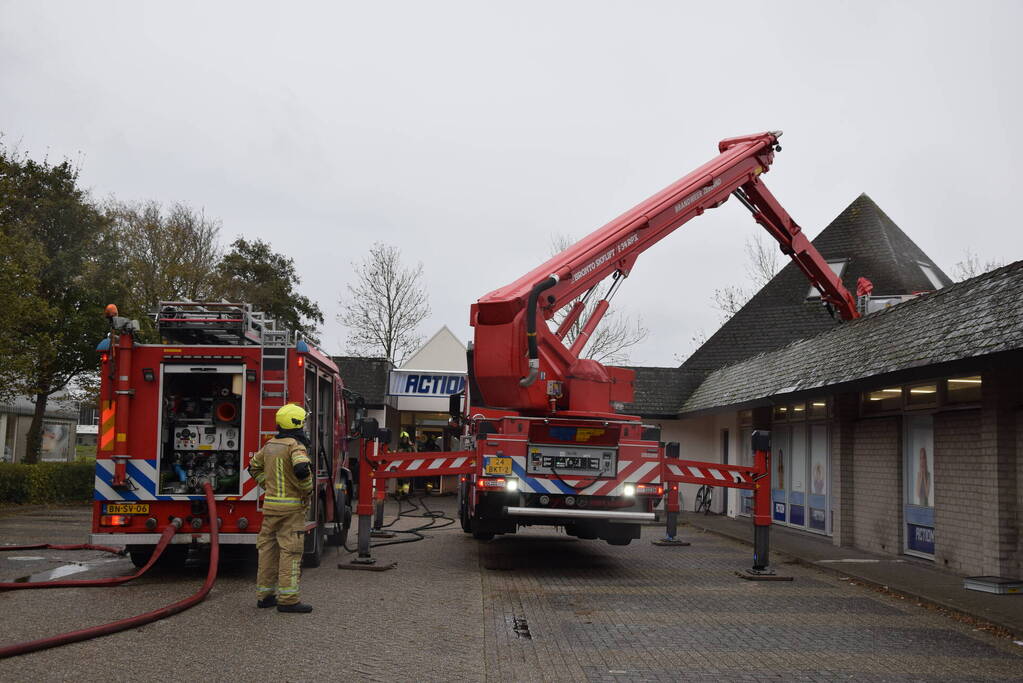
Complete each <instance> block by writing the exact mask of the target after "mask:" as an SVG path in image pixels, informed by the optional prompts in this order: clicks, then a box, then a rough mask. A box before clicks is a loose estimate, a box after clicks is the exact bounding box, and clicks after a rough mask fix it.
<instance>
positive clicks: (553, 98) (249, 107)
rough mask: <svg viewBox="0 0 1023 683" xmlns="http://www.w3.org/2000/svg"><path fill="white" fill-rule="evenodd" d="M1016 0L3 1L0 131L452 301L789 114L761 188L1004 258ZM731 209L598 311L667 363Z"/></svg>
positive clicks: (801, 217)
mask: <svg viewBox="0 0 1023 683" xmlns="http://www.w3.org/2000/svg"><path fill="white" fill-rule="evenodd" d="M1021 20H1023V3H1020V2H971V3H965V2H935V1H930V2H899V3H895V2H867V1H863V0H860V1H858V2H771V3H767V2H736V1H733V2H728V3H689V2H631V3H626V2H621V3H606V2H552V1H548V2H507V3H483V2H436V1H435V2H408V3H399V2H386V3H384V2H377V3H371V2H363V3H358V4H355V3H299V2H288V3H283V2H281V3H255V2H244V3H243V2H238V3H224V2H217V3H210V2H191V3H190V2H174V3H140V2H113V3H111V2H88V3H83V2H45V3H42V2H29V1H27V0H26V1H24V2H11V1H9V0H0V131H2V132H3V134H4V136H5V139H6V141H7V143H8V144H12V143H15V144H18V145H19V146H20V148H21V149H23V150H26V151H28V152H29V153H31V154H32V155H33V156H37V157H38V156H42V155H43V154H49V156H50V158H51V159H53V158H60V157H63V156H70V157H72V158H75V159H80V161H81V166H82V180H83V182H84V184H85V185H86V186H88V187H89V188H91V190H92V192H93V193H94V194H95V196H97V197H106V196H107V195H110V194H113V195H116V196H117V197H118V198H120V199H124V200H142V199H156V200H159V201H162V202H175V201H182V202H186V203H188V204H191V205H193V206H196V207H201V208H203V209H205V211H206V212H207V214H209V215H212V216H215V217H218V218H220V219H221V220H222V221H223V234H224V238H225V241H229V240H230V239H233V237H234V236H236V235H245V236H247V237H259V238H263V239H265V240H268V241H270V242H271V243H272V244H273V245H274V247H275V248H276V249H277V250H279V251H282V252H284V253H286V254H288V255H290V256H292V257H293V258H294V259H295V261H296V263H297V264H298V266H299V269H300V271H301V273H302V276H303V278H304V282H303V285H302V291H303V292H304V293H305V294H307V295H309V296H312V297H313V298H315V299H316V300H317V301H318V302H319V303H320V306H321V307H322V308H323V310H324V312H325V313H326V315H327V317H328V318H329V321H328V324H327V325H326V328H325V330H324V333H325V334H324V341H325V347H326V348H327V350H328V351H330V352H340V351H341V350H342V349H343V331H342V330H341V328H340V327H339V326H338V325H337V324H336V323H334V321H333V317H334V315H335V314H336V312H337V310H338V306H337V303H336V302H337V296H338V294H339V292H341V291H342V290H343V288H344V285H345V283H346V282H347V281H348V280H349V278H350V277H351V273H352V268H351V265H350V264H351V262H352V261H353V260H359V259H361V258H362V257H363V255H364V254H365V253H366V252H367V250H368V248H369V246H370V245H371V244H372V243H373V242H374V241H377V240H380V241H383V242H386V243H389V244H395V245H397V246H399V247H400V248H401V249H402V251H403V253H404V255H405V257H406V259H407V260H409V261H415V260H421V261H422V262H423V264H424V269H425V274H426V280H427V284H428V286H429V288H430V296H431V303H432V307H433V311H434V313H433V316H432V318H431V319H430V321H429V322H428V324H427V325H426V326H425V328H424V329H423V332H424V333H425V334H427V336H429V335H431V334H433V332H434V331H436V329H437V328H439V327H440V326H441V325H442V324H446V325H448V326H449V327H450V328H451V329H452V331H454V332H455V334H456V335H458V336H459V337H460V338H462V339H463V340H467V339H469V338H470V336H471V331H470V330H471V328H470V327H469V325H468V312H469V304H470V303H471V302H473V301H475V300H476V299H477V298H479V297H480V296H482V295H483V294H485V293H487V292H489V291H491V290H493V289H495V288H497V287H499V286H502V285H504V284H507V283H508V282H511V281H512V280H514V279H516V278H517V277H519V276H520V275H522V274H523V273H525V272H526V271H528V270H530V269H532V268H533V267H535V266H536V265H538V264H539V263H541V262H542V261H544V260H546V258H547V257H548V250H549V244H550V236H551V235H552V234H554V233H566V234H570V235H572V236H574V237H575V238H581V237H583V236H584V235H586V234H588V233H589V232H591V231H592V230H594V229H596V228H598V227H599V226H601V225H603V224H604V223H605V222H607V221H608V220H610V219H611V218H613V217H615V216H617V215H618V214H620V213H622V212H623V211H624V210H626V209H628V208H629V207H631V206H632V205H634V204H636V203H637V202H639V201H640V200H642V199H644V198H646V197H647V196H649V195H651V194H653V193H654V192H656V191H657V190H660V189H661V188H662V187H664V186H665V185H667V184H669V183H670V182H672V181H674V180H675V179H677V178H679V177H681V176H682V175H685V174H686V173H687V172H689V171H690V170H692V169H693V168H695V167H696V166H698V165H700V164H702V163H703V162H705V161H707V160H708V159H710V158H711V157H713V156H714V155H715V153H716V150H717V142H718V140H720V139H721V138H724V137H730V136H734V135H739V134H745V133H751V132H759V131H763V130H774V129H782V130H784V131H785V137H784V138H783V139H782V145H783V147H784V151H783V152H782V153H781V154H779V155H778V156H777V158H776V161H775V164H774V167H773V168H772V170H771V173H770V174H769V175H768V176H766V180H767V183H768V185H769V186H770V187H771V189H772V190H773V191H774V193H775V195H776V196H777V197H778V198H779V199H780V200H781V201H782V203H783V204H784V205H785V206H786V208H787V209H788V210H789V211H790V213H791V214H792V215H793V217H794V218H795V219H796V220H797V221H798V222H799V223H800V224H801V225H803V227H804V229H805V230H806V231H807V232H808V233H809V234H810V235H811V236H813V235H816V234H817V233H818V232H819V231H820V230H821V229H822V228H823V227H824V226H825V225H827V223H828V222H829V221H830V220H831V219H832V218H834V217H835V216H836V215H837V214H838V213H839V212H840V211H841V210H842V209H843V208H844V207H845V206H846V205H847V204H849V203H850V202H851V201H852V200H853V199H855V198H856V196H857V195H858V194H859V193H860V192H866V193H868V194H869V195H870V196H871V197H872V198H873V199H874V200H875V201H876V202H877V203H878V204H879V205H880V206H881V207H882V208H883V209H884V210H885V211H886V212H887V213H888V214H889V215H890V216H891V217H892V219H894V220H895V222H896V223H898V224H899V226H901V227H902V229H903V230H905V231H906V232H907V233H908V234H909V236H910V237H911V238H912V239H913V240H915V241H916V242H917V244H919V245H920V247H921V248H922V249H923V250H924V251H925V252H927V253H928V254H929V255H930V256H931V257H932V258H933V259H934V260H935V261H936V262H937V263H938V265H939V266H941V267H943V268H945V269H946V271H948V270H950V269H951V266H952V264H953V263H955V262H956V261H958V260H961V258H962V256H963V252H964V250H965V249H966V248H968V247H969V248H971V249H973V251H975V252H977V253H978V254H979V255H980V256H981V257H982V258H997V259H1001V260H1005V261H1013V260H1017V259H1019V258H1021V254H1023V231H1021V230H1019V217H1018V209H1017V207H1016V201H1017V194H1018V191H1019V187H1020V186H1021V180H1023V163H1021V159H1020V154H1021V152H1023V135H1021V132H1020V123H1019V122H1020V120H1021V118H1023V117H1021V116H1020V104H1021V81H1023V79H1021V67H1020V64H1021V56H1023V54H1021V53H1023V49H1021V47H1020V39H1019V28H1020V26H1021V25H1023V21H1021ZM757 230H759V228H757V227H756V226H755V224H754V223H753V221H752V220H751V219H750V217H749V215H748V214H747V213H746V212H745V210H744V209H743V208H742V207H741V206H740V205H739V204H738V203H737V202H734V201H733V202H728V203H727V204H725V205H724V206H723V207H721V208H719V209H717V210H715V211H713V212H709V213H708V214H707V215H705V216H703V217H701V218H699V219H696V220H694V221H691V222H690V223H688V224H687V225H686V226H684V227H683V228H682V229H680V230H679V231H678V232H676V233H675V234H674V235H672V236H671V237H670V238H669V239H667V240H665V241H664V242H662V243H661V244H659V245H658V246H657V247H655V248H654V249H652V250H650V251H649V252H647V253H646V254H644V255H643V256H642V257H640V259H639V262H638V263H637V265H636V268H635V270H634V271H633V274H632V276H631V277H630V278H629V280H628V282H626V283H625V285H624V286H623V288H622V291H621V292H620V293H619V295H618V297H617V298H616V299H615V303H616V304H620V305H622V306H623V307H625V308H626V309H627V310H629V311H631V312H636V313H639V314H641V315H642V317H643V319H644V322H645V323H646V325H647V327H649V328H650V330H651V333H650V337H649V339H648V341H647V342H645V343H644V344H643V346H642V347H640V348H638V349H637V350H636V351H635V353H634V354H633V358H632V361H633V363H634V364H645V365H677V362H676V361H675V359H674V358H673V356H674V355H676V354H680V355H684V354H685V352H686V351H687V350H689V349H690V338H691V337H692V336H693V334H694V333H696V331H698V330H703V331H704V332H706V333H711V332H713V331H714V329H716V327H717V321H718V313H717V311H715V310H714V309H713V307H712V305H711V296H712V293H713V291H714V289H715V288H719V287H724V286H727V285H729V284H741V281H742V279H743V277H744V268H743V261H744V252H743V244H744V241H745V239H746V238H747V236H749V235H751V234H753V233H754V232H755V231H757Z"/></svg>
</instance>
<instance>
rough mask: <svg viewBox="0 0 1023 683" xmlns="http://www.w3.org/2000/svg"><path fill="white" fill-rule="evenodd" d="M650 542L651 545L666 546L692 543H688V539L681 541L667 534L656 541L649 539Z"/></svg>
mask: <svg viewBox="0 0 1023 683" xmlns="http://www.w3.org/2000/svg"><path fill="white" fill-rule="evenodd" d="M650 543H651V544H653V545H666V546H684V545H692V543H690V542H689V541H682V540H679V539H677V538H669V537H668V536H665V537H664V538H659V539H657V540H656V541H650Z"/></svg>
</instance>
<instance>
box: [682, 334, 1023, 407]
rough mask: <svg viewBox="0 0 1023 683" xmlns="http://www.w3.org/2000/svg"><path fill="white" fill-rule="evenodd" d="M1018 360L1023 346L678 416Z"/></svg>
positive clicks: (1022, 356) (1021, 358)
mask: <svg viewBox="0 0 1023 683" xmlns="http://www.w3.org/2000/svg"><path fill="white" fill-rule="evenodd" d="M1014 360H1018V361H1020V363H1019V365H1020V366H1023V349H1011V350H1008V351H999V352H997V353H992V354H987V355H984V356H973V357H971V358H961V359H958V360H954V361H946V362H943V363H934V364H931V365H921V366H919V367H915V368H903V369H901V370H895V371H892V372H887V373H882V374H878V375H869V376H867V377H862V378H858V379H855V380H849V381H845V382H838V383H836V384H825V385H823V386H819V387H813V388H808V389H800V390H799V391H792V392H786V393H775V394H769V395H767V396H760V397H757V398H751V399H748V400H746V401H740V402H736V403H728V404H723V405H717V406H709V407H707V408H699V409H697V410H692V411H684V410H683V411H680V412H679V414H678V417H679V419H685V418H690V417H700V416H702V415H709V414H713V413H719V412H721V411H723V410H745V409H747V408H759V407H762V406H772V405H778V404H781V403H787V402H788V401H795V400H799V399H802V398H812V397H814V396H820V395H821V394H843V393H850V392H859V391H864V390H867V389H871V388H874V387H876V386H877V385H879V384H906V383H909V382H916V381H922V380H928V379H941V378H942V377H947V376H949V375H951V374H960V373H962V372H984V371H985V370H994V369H997V368H996V367H995V366H996V365H1000V364H1003V363H1007V362H1008V363H1011V362H1012V361H1014Z"/></svg>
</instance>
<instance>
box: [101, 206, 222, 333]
mask: <svg viewBox="0 0 1023 683" xmlns="http://www.w3.org/2000/svg"><path fill="white" fill-rule="evenodd" d="M106 214H107V216H108V218H110V219H111V221H112V222H113V227H114V231H115V234H116V236H117V237H116V239H117V243H118V247H119V250H120V251H121V254H122V256H123V258H124V261H125V270H126V276H127V280H128V282H130V283H131V287H130V288H129V290H128V294H127V296H128V300H127V301H125V302H123V303H124V309H125V312H126V314H129V315H132V316H136V315H137V316H139V317H140V318H141V317H142V316H144V314H146V313H148V312H150V311H151V310H153V309H154V308H155V307H156V305H157V303H158V302H159V301H160V300H161V299H163V300H168V299H192V300H201V299H208V298H211V297H214V296H215V295H216V293H217V292H216V289H217V266H218V264H219V262H220V259H221V252H220V244H219V236H220V222H219V221H217V220H214V219H211V218H208V217H207V216H206V215H205V214H204V213H203V212H202V211H196V210H195V209H192V208H191V207H189V206H186V205H184V204H174V205H173V206H171V207H170V209H169V210H167V211H165V210H164V208H163V207H162V206H161V205H160V204H159V203H157V202H154V201H149V202H142V203H126V202H117V201H110V202H108V204H107V206H106Z"/></svg>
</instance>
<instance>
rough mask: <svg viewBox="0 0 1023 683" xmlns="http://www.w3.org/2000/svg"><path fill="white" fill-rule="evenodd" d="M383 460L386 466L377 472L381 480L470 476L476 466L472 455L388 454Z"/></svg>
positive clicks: (376, 474)
mask: <svg viewBox="0 0 1023 683" xmlns="http://www.w3.org/2000/svg"><path fill="white" fill-rule="evenodd" d="M381 460H382V461H383V462H384V464H383V466H382V467H380V468H379V469H378V470H377V471H376V472H375V476H376V477H379V478H390V477H432V476H437V475H440V474H468V473H470V472H472V471H473V469H474V468H475V466H476V458H475V457H473V456H472V455H457V456H451V455H445V456H442V457H437V456H433V457H423V455H422V454H420V453H417V454H415V455H404V454H402V455H396V454H393V453H388V454H387V455H386V456H383V457H382V458H381Z"/></svg>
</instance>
